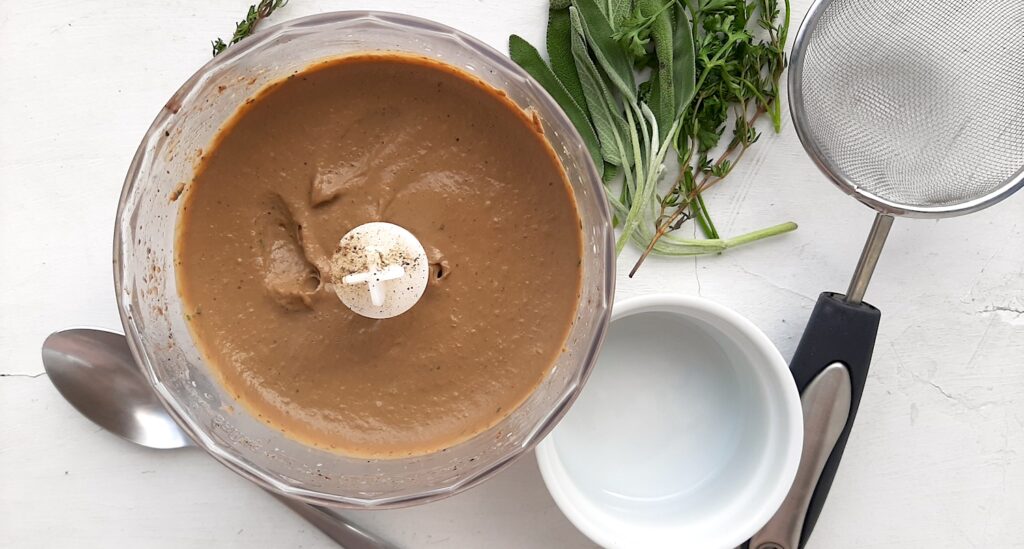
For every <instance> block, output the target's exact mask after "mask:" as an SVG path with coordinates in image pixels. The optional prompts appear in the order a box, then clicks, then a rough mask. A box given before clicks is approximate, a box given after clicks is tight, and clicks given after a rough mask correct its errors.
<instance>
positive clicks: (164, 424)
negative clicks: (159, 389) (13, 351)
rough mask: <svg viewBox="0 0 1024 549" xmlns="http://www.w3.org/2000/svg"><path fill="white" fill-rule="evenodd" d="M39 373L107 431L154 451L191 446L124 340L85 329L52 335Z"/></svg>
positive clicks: (46, 343) (108, 333)
mask: <svg viewBox="0 0 1024 549" xmlns="http://www.w3.org/2000/svg"><path fill="white" fill-rule="evenodd" d="M43 368H44V369H45V370H46V374H47V375H48V376H49V377H50V381H51V382H52V383H53V385H54V387H56V388H57V391H58V392H60V394H61V396H63V397H64V399H65V400H67V401H68V402H69V403H71V405H72V406H74V407H75V409H76V410H78V411H79V412H80V413H81V414H82V415H83V416H85V417H87V418H89V419H90V420H91V421H92V422H93V423H95V424H96V425H99V426H100V427H103V428H104V429H106V430H107V431H110V432H111V433H114V434H115V435H118V436H120V437H121V438H124V439H125V440H128V441H129V442H134V443H135V444H138V445H140V446H145V447H147V448H155V449H157V450H168V449H173V448H184V447H185V446H192V440H191V439H190V438H189V437H188V435H186V434H185V432H184V431H182V430H181V428H180V427H178V424H177V423H175V422H174V420H173V419H171V416H169V415H168V414H167V412H166V411H165V410H164V406H163V404H161V403H160V400H159V399H157V397H156V395H155V394H154V393H153V389H152V388H150V386H149V384H148V383H146V380H145V378H143V377H142V373H141V372H140V371H139V369H138V367H137V366H136V365H135V360H134V359H133V358H132V354H131V351H130V350H129V349H128V341H127V340H126V339H125V338H124V336H123V335H121V334H116V333H113V332H105V331H101V330H90V329H84V328H76V329H70V330H64V331H61V332H55V333H53V334H50V336H49V337H47V338H46V341H45V342H44V343H43Z"/></svg>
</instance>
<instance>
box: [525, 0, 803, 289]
mask: <svg viewBox="0 0 1024 549" xmlns="http://www.w3.org/2000/svg"><path fill="white" fill-rule="evenodd" d="M784 2H785V5H784V8H785V13H784V14H783V13H780V12H781V10H780V6H779V3H778V0H688V1H685V2H684V1H682V0H552V2H551V4H550V10H549V20H548V28H547V49H548V55H549V57H550V65H548V63H546V62H545V61H544V60H543V58H541V56H540V54H539V53H538V51H537V50H536V48H534V47H533V46H531V45H530V44H529V43H527V42H526V41H525V40H523V39H522V38H520V37H519V36H516V35H512V36H511V37H509V53H510V55H511V57H512V59H513V60H514V61H515V62H516V63H518V64H519V65H520V66H522V67H523V68H524V69H525V70H526V71H527V72H529V73H530V74H531V75H532V76H533V77H534V78H535V79H537V81H538V82H540V83H541V85H543V86H544V88H545V89H547V90H548V92H549V93H550V94H551V96H552V97H553V98H554V99H555V100H556V101H558V103H559V104H560V105H561V106H562V108H563V110H564V111H565V112H566V114H567V115H568V117H569V119H570V120H571V121H572V123H573V125H575V126H576V129H577V130H578V131H579V133H580V135H581V136H582V137H583V140H584V142H585V143H586V145H587V148H588V150H589V152H590V154H591V156H593V158H594V161H595V163H596V165H597V166H598V169H599V170H600V171H601V172H602V176H603V178H604V180H605V182H606V184H607V187H606V190H607V191H608V193H607V194H608V200H609V203H610V204H611V206H612V210H613V215H614V222H615V223H616V225H617V226H618V227H620V229H621V234H620V236H619V239H618V241H617V243H616V249H617V251H621V250H622V249H623V248H624V247H625V245H626V243H627V242H630V241H632V242H634V243H635V244H636V245H638V246H640V247H641V248H642V249H644V253H643V254H642V256H641V258H640V260H639V261H638V262H637V265H636V267H634V268H633V272H631V273H630V275H631V276H632V274H633V273H635V271H636V269H637V268H638V267H639V266H640V264H641V263H642V261H643V260H644V258H646V257H647V255H648V254H650V253H655V254H659V255H673V256H685V255H700V254H708V253H717V252H721V251H724V250H726V249H728V248H731V247H734V246H738V245H741V244H745V243H748V242H753V241H756V240H760V239H762V238H765V237H768V236H773V235H776V234H781V233H784V232H787V231H791V230H793V229H795V228H796V225H795V224H794V223H783V224H781V225H776V226H773V227H769V228H766V229H762V230H760V231H755V232H752V233H748V234H745V235H741V236H737V237H733V238H727V239H723V238H721V237H720V236H719V234H718V231H717V229H716V228H715V225H714V223H713V222H712V220H711V216H710V213H709V212H708V209H707V206H706V204H705V203H704V199H703V192H704V191H706V190H707V189H709V188H710V187H711V186H713V185H715V184H717V183H718V182H719V181H721V180H722V179H724V178H725V177H726V176H727V175H728V174H729V173H730V172H731V171H732V169H733V168H734V167H735V165H736V163H737V162H738V161H739V160H740V159H741V158H742V156H743V153H744V152H745V151H746V149H747V148H748V147H749V146H750V145H752V144H753V143H754V142H756V141H757V139H758V137H759V135H760V133H759V131H758V130H757V128H756V123H757V121H758V120H759V119H760V118H761V117H762V116H763V115H765V114H767V115H768V117H769V118H771V120H772V122H773V126H774V129H775V131H779V129H780V128H781V111H780V104H779V82H780V80H781V77H782V73H783V71H784V69H785V66H786V55H785V50H784V48H785V43H786V34H787V31H788V28H789V2H788V0H784ZM647 69H649V71H648V70H647ZM638 71H639V72H638ZM644 74H646V77H645V78H642V77H641V75H644ZM730 118H732V119H734V120H735V122H734V123H733V124H732V127H731V129H728V130H727V124H728V121H729V119H730ZM720 145H724V152H722V153H721V154H719V155H718V156H717V157H716V158H713V157H712V156H711V155H712V152H713V151H715V150H717V149H719V148H721V147H720ZM669 150H672V151H674V153H675V154H676V156H677V158H678V160H679V167H680V169H679V174H678V176H677V177H676V178H674V181H671V182H662V181H661V180H662V176H663V174H664V171H665V158H666V156H667V155H668V153H669ZM620 174H621V180H622V184H621V187H619V188H618V190H617V191H616V190H615V189H614V187H613V185H612V184H611V183H612V182H613V181H616V180H617V179H618V177H619V175H620ZM659 190H660V191H661V192H659ZM690 219H693V220H695V222H696V223H697V224H698V225H699V226H700V228H701V231H702V232H703V233H704V236H705V237H706V238H704V239H684V238H680V237H678V236H676V235H674V234H672V233H673V232H675V231H677V230H678V229H680V228H681V227H682V226H683V224H684V223H685V222H686V221H687V220H690Z"/></svg>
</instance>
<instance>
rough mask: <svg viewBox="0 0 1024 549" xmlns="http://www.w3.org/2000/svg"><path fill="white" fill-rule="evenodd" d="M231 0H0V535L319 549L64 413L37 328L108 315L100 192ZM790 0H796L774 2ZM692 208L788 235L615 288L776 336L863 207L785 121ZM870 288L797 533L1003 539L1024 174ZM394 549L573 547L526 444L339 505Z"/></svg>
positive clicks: (868, 542) (515, 5) (944, 540)
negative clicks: (503, 461) (811, 500)
mask: <svg viewBox="0 0 1024 549" xmlns="http://www.w3.org/2000/svg"><path fill="white" fill-rule="evenodd" d="M248 3H249V0H232V1H220V2H188V1H184V0H146V1H135V2H130V3H129V2H101V1H98V0H79V1H70V0H67V1H64V2H59V1H39V2H24V3H21V2H18V3H15V2H13V1H3V2H0V352H2V353H3V354H2V357H0V372H2V375H3V377H2V378H0V547H76V548H83V549H85V548H91V547H113V546H115V545H116V546H125V547H140V548H141V547H175V548H181V547H197V548H200V547H201V548H206V547H218V548H228V547H256V546H260V547H325V548H326V547H331V544H330V542H329V541H328V540H327V539H326V538H324V537H323V536H322V535H321V534H320V533H319V532H317V531H315V530H313V529H311V528H310V527H309V526H307V525H306V524H305V523H304V522H303V521H302V520H300V519H298V518H297V517H296V516H294V515H292V514H291V512H289V511H288V510H286V509H285V508H283V507H282V506H280V505H279V504H278V503H276V502H275V501H273V500H272V499H270V498H268V497H266V496H265V495H264V494H262V493H260V491H259V490H258V489H256V488H255V487H254V486H251V485H249V484H248V483H247V482H246V481H244V480H243V479H242V478H240V477H238V476H236V475H234V474H233V473H231V472H229V471H228V470H227V469H226V468H224V467H222V466H220V465H218V464H216V463H215V462H214V461H213V460H211V459H209V458H207V457H206V456H205V455H204V454H202V453H200V452H198V451H189V450H184V451H174V452H157V451H148V450H144V449H140V448H138V447H135V446H133V445H131V444H128V443H126V442H122V441H121V440H120V439H118V438H116V437H114V436H112V435H109V434H106V433H103V432H101V431H100V429H99V428H98V427H96V426H94V425H93V424H92V423H90V422H88V421H87V420H85V419H83V418H81V417H80V416H79V415H78V414H77V412H75V411H74V410H73V409H72V408H71V407H70V406H69V405H67V404H66V403H65V402H64V401H63V400H62V399H61V397H60V396H59V395H58V394H57V392H56V391H55V390H54V389H53V387H52V386H51V385H50V383H49V382H48V381H47V380H46V378H45V376H40V375H39V374H40V372H41V371H42V365H41V364H40V359H39V345H40V343H41V342H42V340H43V338H44V337H45V336H46V335H47V334H48V333H49V332H51V331H53V330H57V329H60V328H65V327H69V326H81V325H89V326H102V327H107V328H114V329H120V325H119V322H118V318H117V313H116V310H115V306H114V300H113V290H112V282H111V266H110V248H111V235H112V232H113V231H112V229H113V215H114V210H115V206H116V203H117V197H118V194H119V192H120V189H121V182H122V180H123V177H124V173H125V171H126V170H127V167H128V163H129V160H130V159H131V157H132V155H133V154H134V152H135V147H136V145H137V143H138V141H139V139H140V138H141V137H142V134H143V132H144V131H145V129H146V128H147V127H148V126H149V123H150V121H151V120H152V119H153V117H154V116H155V115H156V113H157V111H158V109H159V108H160V106H161V105H163V103H164V101H165V100H166V99H167V98H168V97H169V96H170V95H171V93H172V92H173V91H174V90H175V89H176V88H177V86H178V85H179V84H180V83H181V82H183V81H184V80H185V79H186V78H187V77H188V76H189V75H190V74H191V73H192V72H193V71H194V70H195V69H196V68H197V67H199V66H200V65H201V64H202V63H204V62H205V61H206V60H207V59H208V56H209V47H208V42H209V40H210V39H212V38H213V37H215V36H218V35H219V36H226V35H227V34H228V32H229V31H230V30H231V29H232V24H233V22H234V21H235V20H236V19H237V18H238V17H239V16H240V15H241V14H242V13H243V11H244V9H245V8H246V6H247V5H248ZM808 3H809V2H808V1H807V0H796V1H794V4H795V6H794V12H795V13H796V15H795V16H794V22H793V24H794V26H795V25H796V24H797V23H798V22H799V20H800V17H801V16H802V14H803V12H804V11H805V9H806V6H807V4H808ZM545 5H546V1H545V0H531V1H529V2H511V1H503V2H500V1H496V0H486V1H470V0H464V1H455V0H445V1H442V0H435V1H429V0H407V1H404V2H403V1H399V0H394V1H384V0H377V1H368V0H367V1H362V0H361V1H356V0H352V1H340V0H339V1H309V0H292V2H291V4H289V5H288V6H287V8H285V9H283V10H282V11H281V12H280V13H279V14H278V16H275V20H277V21H281V20H283V19H285V18H291V17H297V16H301V15H307V14H312V13H317V12H323V11H330V10H339V9H357V8H359V9H362V8H372V9H384V10H392V11H403V12H406V13H410V14H414V15H419V16H423V17H429V18H433V19H436V20H439V21H441V22H444V23H447V24H449V25H451V26H454V27H456V28H459V29H461V30H464V31H466V32H469V33H471V34H474V35H476V36H478V37H479V38H481V39H483V40H484V41H486V42H488V43H490V44H493V45H494V46H496V47H498V48H500V49H501V50H502V51H504V49H505V45H504V44H505V41H506V38H507V36H508V34H509V33H511V32H516V33H520V34H522V35H524V36H525V37H526V38H527V39H529V40H531V41H533V42H534V43H542V34H543V22H544V18H545V17H546V12H545ZM751 153H752V154H751V155H750V156H748V158H747V160H745V161H744V164H743V166H742V168H740V169H739V171H737V172H736V173H735V174H734V175H733V177H731V179H732V181H730V182H728V183H726V184H723V185H722V186H721V187H718V188H716V189H715V190H714V191H713V192H712V193H711V195H710V196H709V197H708V198H709V199H710V208H711V209H712V211H713V213H714V214H715V215H716V217H715V219H716V222H717V223H718V225H719V227H720V228H721V229H722V230H723V233H728V234H735V233H737V232H739V231H742V230H746V229H751V228H755V227H759V226H762V225H766V224H769V223H775V222H781V221H785V220H795V221H797V222H798V223H800V225H801V227H800V230H798V231H797V232H796V233H793V234H790V235H787V236H785V237H782V238H779V239H776V240H774V241H772V242H767V243H762V244H760V245H756V246H754V247H751V248H747V249H740V250H736V251H734V252H731V253H729V254H728V255H725V256H722V257H710V258H702V259H698V260H696V261H694V260H693V259H687V260H681V261H679V260H676V261H657V260H654V261H649V262H648V263H647V265H646V266H645V267H644V269H643V270H642V271H641V272H640V274H639V276H638V278H636V279H634V280H629V279H627V278H626V277H625V276H624V274H623V273H622V271H625V270H626V268H627V267H628V266H630V265H631V264H632V263H633V260H634V259H635V257H636V254H635V252H633V251H629V252H627V253H625V254H624V257H622V258H621V259H620V262H619V267H620V275H619V280H618V284H619V286H618V292H619V294H618V295H619V296H620V297H628V296H633V295H638V294H643V293H647V292H654V291H674V292H681V293H686V294H695V293H699V294H701V295H703V296H705V297H710V298H713V299H715V300H718V301H720V302H722V303H725V304H726V305H728V306H730V307H733V308H735V309H736V310H738V311H739V312H741V313H742V314H744V315H746V316H748V317H750V318H752V319H753V320H754V322H756V323H757V324H758V325H759V326H761V328H762V329H764V331H765V332H767V333H768V335H769V336H770V337H771V338H772V340H774V341H775V343H776V344H777V345H778V346H779V347H780V348H781V350H782V353H783V354H784V355H785V356H787V357H788V356H790V355H791V354H792V352H793V349H794V347H795V345H796V343H797V341H798V339H799V337H800V332H801V330H802V328H803V324H804V322H805V320H806V318H807V316H808V314H809V312H810V309H811V307H812V305H813V303H814V299H815V296H816V295H817V294H818V292H820V291H822V290H839V291H842V290H844V289H845V287H846V283H847V281H848V276H849V274H850V272H851V270H852V268H853V265H854V262H855V261H856V258H857V254H858V253H859V252H860V247H861V244H862V242H863V239H864V237H865V235H866V234H867V229H868V227H869V225H870V223H871V218H872V213H871V211H870V210H868V209H867V208H865V207H862V206H860V205H858V204H857V203H856V202H855V201H853V200H852V199H849V198H846V197H845V196H844V195H842V194H841V193H840V192H839V191H837V190H835V189H834V188H832V186H831V185H830V184H829V183H827V182H826V181H825V180H824V178H823V176H821V175H820V174H819V173H818V172H817V171H816V170H815V169H814V167H813V166H812V165H811V163H810V161H808V160H807V158H806V157H805V156H804V153H803V151H802V149H801V147H800V144H799V142H798V141H797V139H796V135H795V134H794V132H793V131H792V128H791V127H790V125H789V124H788V118H787V125H786V128H785V129H784V132H783V134H782V135H781V136H778V137H775V136H768V135H766V136H765V138H763V139H762V141H761V142H760V143H758V144H757V145H756V147H755V148H754V149H753V150H752V151H751ZM868 300H869V301H870V302H871V303H873V304H874V305H876V306H878V307H879V308H881V309H882V311H883V313H884V314H883V320H882V326H881V331H880V333H879V336H878V344H877V347H876V351H875V360H874V364H873V366H872V375H871V379H870V380H869V383H868V386H867V390H866V393H865V395H864V400H863V402H862V404H861V408H860V415H859V416H858V421H857V425H856V428H855V429H854V431H853V435H852V438H851V440H850V443H849V446H848V447H847V450H846V455H845V458H844V461H843V466H842V468H841V469H840V472H839V475H838V477H837V479H836V483H835V485H834V487H833V489H832V494H831V496H830V499H829V503H828V505H827V506H826V508H825V511H824V514H823V515H822V517H821V520H820V521H819V525H818V528H817V530H816V532H815V535H814V538H813V541H814V543H812V545H813V547H816V548H819V549H820V548H854V547H856V548H865V547H869V548H882V547H885V548H903V547H929V548H932V547H950V548H963V547H979V548H991V547H1024V195H1021V196H1017V197H1015V198H1012V199H1011V200H1010V201H1008V202H1005V203H1003V204H1000V205H998V206H996V207H994V208H992V209H990V210H987V211H985V212H983V213H981V214H978V215H976V216H971V217H968V218H960V219H951V220H944V221H939V222H936V221H914V220H910V221H904V220H899V221H898V222H897V224H896V226H895V228H894V231H893V234H892V235H891V236H890V239H889V245H888V247H887V249H886V251H885V253H884V254H883V257H882V260H881V263H880V265H879V269H878V273H877V276H876V278H875V281H874V283H873V284H872V286H871V288H870V289H869V290H868ZM353 515H356V516H357V517H358V519H359V520H360V521H363V522H364V523H365V524H366V525H368V526H370V527H372V528H374V529H376V530H377V531H379V532H381V533H382V534H385V535H387V536H388V537H390V538H392V539H393V540H395V541H396V542H399V543H401V544H402V545H404V546H409V547H425V546H430V547H434V546H436V547H485V546H486V547H489V548H491V547H493V548H502V547H509V548H512V547H515V548H523V547H560V548H561V547H566V548H568V547H586V546H589V545H590V544H589V543H588V542H587V540H586V539H585V538H584V537H583V536H582V535H581V534H579V533H578V532H576V530H575V529H574V528H573V527H572V525H571V524H569V523H568V521H566V520H565V519H564V518H563V517H562V515H561V513H559V511H558V509H557V508H556V507H555V505H554V504H553V502H552V501H551V499H550V497H549V496H548V495H547V492H546V491H545V489H544V486H543V484H542V482H541V480H540V476H539V474H538V473H537V467H536V465H535V463H534V461H533V459H532V456H528V457H526V458H524V459H522V460H520V461H519V462H518V463H517V464H516V465H515V466H514V467H512V468H511V469H510V470H508V471H506V472H504V473H503V474H501V475H499V476H498V477H497V478H495V479H493V480H491V481H489V482H487V483H485V484H484V485H483V486H481V487H479V488H476V489H473V490H470V491H469V492H467V493H464V494H461V495H459V496H456V497H453V498H450V499H448V500H446V501H442V502H439V503H436V504H431V505H428V506H424V507H419V508H413V509H408V510H400V511H384V512H361V513H353Z"/></svg>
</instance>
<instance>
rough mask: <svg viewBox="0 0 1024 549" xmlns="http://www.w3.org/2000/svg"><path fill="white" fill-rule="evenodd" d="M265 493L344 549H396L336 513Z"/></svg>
mask: <svg viewBox="0 0 1024 549" xmlns="http://www.w3.org/2000/svg"><path fill="white" fill-rule="evenodd" d="M267 492H268V493H269V494H270V495H272V496H274V498H276V499H277V500H278V501H280V502H281V503H283V504H284V505H285V506H286V507H288V508H289V509H291V510H292V511H295V513H296V514H297V515H299V516H300V517H302V518H304V519H306V520H307V521H308V522H309V523H310V524H312V525H313V526H316V527H317V528H319V529H320V531H321V532H323V533H324V534H326V535H327V537H329V538H331V539H332V540H334V541H335V542H337V543H338V545H340V546H342V547H344V548H345V549H398V548H397V546H395V545H392V544H391V543H389V542H387V541H385V540H383V539H381V538H379V537H378V536H376V535H374V534H372V533H370V532H368V531H366V530H363V529H362V528H361V527H360V526H358V525H357V524H354V523H352V522H350V521H349V520H348V519H347V518H345V517H343V516H341V515H339V514H338V513H334V512H332V511H330V510H328V509H324V508H323V507H317V506H316V505H310V504H308V503H304V502H301V501H298V500H294V499H291V498H287V497H285V496H282V495H279V494H275V493H274V492H271V491H270V490H267Z"/></svg>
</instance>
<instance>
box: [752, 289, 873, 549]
mask: <svg viewBox="0 0 1024 549" xmlns="http://www.w3.org/2000/svg"><path fill="white" fill-rule="evenodd" d="M881 316H882V313H881V311H879V310H878V309H876V308H875V307H872V306H871V305H868V304H867V303H856V304H853V303H848V302H847V300H846V296H844V295H842V294H836V293H831V292H824V293H822V294H821V295H820V296H818V302H817V304H816V305H815V306H814V311H813V312H812V313H811V318H810V319H809V320H808V321H807V328H805V329H804V335H803V337H801V338H800V344H799V345H798V346H797V349H796V353H794V355H793V361H792V362H791V363H790V366H789V368H790V371H791V372H792V373H793V379H794V380H795V381H796V386H797V389H799V391H800V393H801V400H802V401H804V402H805V405H806V402H807V401H808V397H812V396H814V395H810V394H808V391H809V390H811V391H813V390H814V389H815V388H820V387H822V386H824V385H825V384H823V383H820V382H819V383H815V381H817V380H820V378H822V377H824V376H823V374H826V375H830V376H832V375H835V374H836V370H837V365H838V369H840V370H845V372H844V373H842V374H841V375H846V373H848V375H849V378H850V379H849V393H848V394H849V403H850V404H849V407H850V410H849V414H847V415H846V416H845V417H846V423H845V426H843V429H842V432H841V433H840V434H839V436H838V439H836V438H835V436H834V433H833V434H832V436H828V434H827V433H824V432H817V431H815V432H807V431H806V429H808V428H810V429H818V430H822V429H827V428H828V427H827V422H822V421H806V422H805V432H804V439H805V444H806V443H808V442H810V443H814V441H822V440H828V441H829V442H831V440H835V445H834V446H833V447H832V449H831V450H829V449H827V448H825V449H823V450H822V451H823V452H824V454H825V455H828V460H827V461H825V464H824V467H822V468H821V474H820V475H819V476H818V478H817V479H816V480H815V479H813V477H812V478H811V479H810V480H809V481H808V482H799V479H800V478H801V476H802V474H803V475H806V474H807V471H806V470H805V468H807V467H815V466H817V467H821V464H820V462H818V463H817V464H813V463H810V462H809V461H810V460H803V461H802V462H801V464H800V468H801V471H800V472H798V473H797V478H798V482H797V483H795V484H794V485H793V488H792V490H793V492H792V493H791V494H790V495H789V496H787V498H786V499H787V502H790V501H791V500H796V501H804V502H808V503H807V504H806V508H804V505H797V506H793V505H786V504H785V503H784V504H783V507H782V508H780V510H779V511H778V512H777V513H776V515H775V516H774V517H772V519H771V520H770V521H769V522H768V524H767V525H766V526H765V527H764V528H762V530H761V531H760V532H759V533H758V534H756V535H755V536H754V537H753V538H752V542H751V543H750V544H749V546H750V549H769V548H770V549H797V548H802V547H804V546H805V545H806V544H807V539H808V537H810V535H811V531H813V530H814V525H815V523H816V522H817V521H818V515H820V514H821V509H822V507H823V506H824V504H825V498H826V497H827V496H828V491H829V489H830V488H831V487H832V480H833V479H834V478H835V475H836V470H838V468H839V460H840V459H842V456H843V450H844V449H845V448H846V440H847V439H848V438H849V436H850V429H851V427H853V420H854V418H855V417H856V416H857V406H858V405H859V404H860V397H861V394H863V392H864V382H865V381H866V380H867V376H868V366H869V365H870V364H871V354H872V351H873V350H874V347H875V336H876V335H877V333H878V323H879V320H880V319H881ZM814 413H820V412H814ZM814 419H817V418H814ZM811 450H812V451H811V453H812V454H813V453H814V451H813V450H814V449H811ZM804 455H805V456H807V455H808V448H807V447H806V446H805V449H804ZM815 468H816V467H815ZM812 474H813V473H812ZM805 478H806V477H805ZM800 490H804V491H805V492H803V493H798V491H800ZM807 490H810V491H811V493H810V495H809V497H808V494H807V493H806V491H807ZM797 540H798V541H797ZM794 543H795V544H794Z"/></svg>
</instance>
